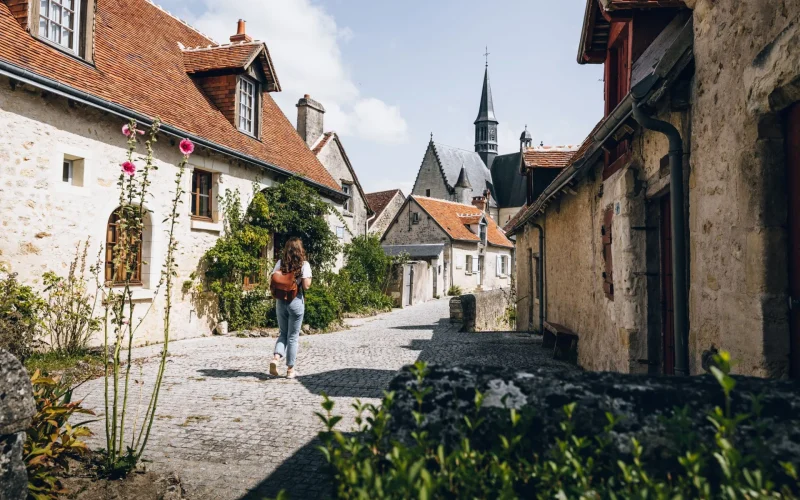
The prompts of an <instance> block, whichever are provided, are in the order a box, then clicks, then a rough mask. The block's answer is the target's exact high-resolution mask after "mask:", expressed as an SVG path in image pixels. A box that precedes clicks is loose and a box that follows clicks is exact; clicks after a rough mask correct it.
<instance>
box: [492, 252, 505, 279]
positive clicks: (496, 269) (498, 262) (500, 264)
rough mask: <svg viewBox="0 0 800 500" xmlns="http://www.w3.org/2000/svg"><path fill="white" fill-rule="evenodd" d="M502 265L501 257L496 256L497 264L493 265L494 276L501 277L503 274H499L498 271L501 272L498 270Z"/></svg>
mask: <svg viewBox="0 0 800 500" xmlns="http://www.w3.org/2000/svg"><path fill="white" fill-rule="evenodd" d="M502 265H503V256H502V255H498V256H497V264H496V265H495V269H494V271H495V275H497V276H501V275H502V274H503V273H502V272H500V270H501V269H500V268H501V267H502Z"/></svg>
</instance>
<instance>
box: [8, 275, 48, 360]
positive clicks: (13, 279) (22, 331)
mask: <svg viewBox="0 0 800 500" xmlns="http://www.w3.org/2000/svg"><path fill="white" fill-rule="evenodd" d="M44 307H45V303H44V301H43V300H42V298H41V297H40V296H39V294H37V293H36V292H35V291H34V290H33V289H32V288H31V287H29V286H26V285H22V284H20V282H19V281H17V275H16V274H15V273H12V272H10V271H9V270H8V269H6V268H4V267H3V266H2V265H0V349H5V350H7V351H9V352H10V353H11V354H13V355H14V356H16V357H17V358H19V359H20V361H23V362H24V361H25V359H26V358H27V357H28V356H30V355H31V354H33V352H34V350H35V349H36V347H37V345H38V341H39V339H38V336H39V331H40V326H41V320H40V318H41V315H42V313H43V311H44Z"/></svg>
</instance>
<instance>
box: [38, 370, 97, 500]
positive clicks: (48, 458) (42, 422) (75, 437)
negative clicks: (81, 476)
mask: <svg viewBox="0 0 800 500" xmlns="http://www.w3.org/2000/svg"><path fill="white" fill-rule="evenodd" d="M31 384H32V385H33V397H34V399H35V401H36V414H35V415H34V417H33V420H32V421H31V425H30V426H29V427H28V430H27V431H26V434H27V435H26V439H25V445H24V446H23V456H24V459H25V464H26V468H27V470H28V493H29V497H32V498H34V499H35V500H40V499H42V500H44V499H50V498H56V496H57V495H58V494H62V493H65V491H64V489H63V488H62V486H61V483H60V481H59V480H58V475H59V474H60V473H61V472H62V471H68V470H69V462H68V460H67V459H68V458H70V457H75V456H77V455H82V454H84V453H86V452H88V451H89V449H88V447H87V446H86V443H84V442H83V441H81V440H80V438H83V437H86V436H90V435H91V431H89V429H88V428H87V427H85V424H87V423H88V422H77V423H76V422H74V421H73V422H72V423H71V424H70V423H68V422H69V420H70V418H71V417H73V416H74V415H77V414H85V415H94V413H93V412H92V411H90V410H87V409H84V408H82V407H81V402H80V401H79V402H72V389H70V388H69V387H68V386H66V385H65V384H64V383H62V382H61V381H60V380H59V379H58V378H48V377H44V376H42V375H41V373H40V372H39V371H38V370H37V371H36V372H35V373H34V374H33V376H32V377H31Z"/></svg>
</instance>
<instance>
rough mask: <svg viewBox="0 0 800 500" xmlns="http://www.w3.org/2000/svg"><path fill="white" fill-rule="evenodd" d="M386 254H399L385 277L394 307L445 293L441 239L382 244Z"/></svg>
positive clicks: (443, 245)
mask: <svg viewBox="0 0 800 500" xmlns="http://www.w3.org/2000/svg"><path fill="white" fill-rule="evenodd" d="M383 251H384V252H386V255H390V256H392V257H398V256H403V257H405V260H404V262H402V263H401V264H397V265H396V269H394V270H393V271H392V275H391V277H390V279H389V286H388V289H387V293H388V294H389V296H390V297H392V299H393V300H394V304H395V306H396V307H400V308H405V307H408V306H413V305H414V304H419V303H420V302H427V301H429V300H432V299H437V298H439V297H441V296H443V295H445V294H446V293H447V287H446V286H445V281H444V274H445V273H444V252H445V244H444V243H424V244H421V245H383Z"/></svg>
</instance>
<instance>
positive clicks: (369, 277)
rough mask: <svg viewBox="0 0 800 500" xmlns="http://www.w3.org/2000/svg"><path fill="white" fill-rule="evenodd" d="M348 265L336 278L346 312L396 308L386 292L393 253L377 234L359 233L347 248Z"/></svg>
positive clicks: (345, 249)
mask: <svg viewBox="0 0 800 500" xmlns="http://www.w3.org/2000/svg"><path fill="white" fill-rule="evenodd" d="M344 258H345V265H344V267H342V269H341V270H340V271H339V275H338V276H336V277H335V278H334V282H335V287H336V295H337V298H338V299H339V301H340V302H341V306H342V312H351V313H363V312H370V311H375V310H378V311H383V310H387V309H391V308H392V299H391V298H390V297H389V296H387V295H386V285H387V283H388V281H389V277H390V273H391V270H392V266H393V265H394V263H395V261H396V259H393V258H392V257H389V256H388V255H386V252H384V250H383V247H381V243H380V239H379V238H378V237H377V236H374V235H367V236H357V237H356V238H353V241H352V242H350V243H349V244H348V245H347V246H345V248H344Z"/></svg>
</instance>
